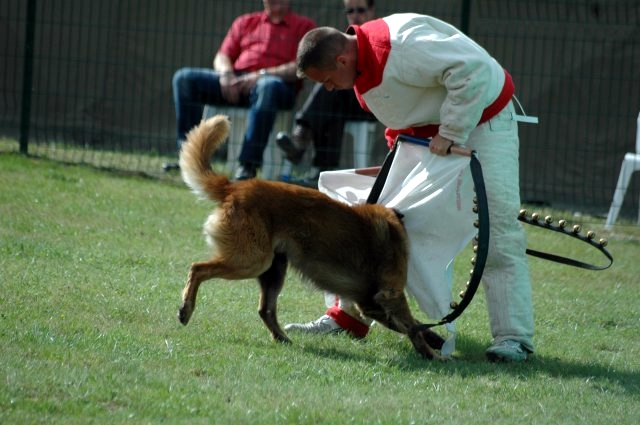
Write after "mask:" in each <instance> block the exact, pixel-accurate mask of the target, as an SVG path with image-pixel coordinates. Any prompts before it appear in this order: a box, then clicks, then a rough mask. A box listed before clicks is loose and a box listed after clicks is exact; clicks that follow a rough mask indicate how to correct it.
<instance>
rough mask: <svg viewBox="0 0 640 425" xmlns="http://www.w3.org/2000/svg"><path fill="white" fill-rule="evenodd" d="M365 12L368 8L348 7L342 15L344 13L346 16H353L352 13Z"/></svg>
mask: <svg viewBox="0 0 640 425" xmlns="http://www.w3.org/2000/svg"><path fill="white" fill-rule="evenodd" d="M367 10H369V9H368V8H366V7H350V8H348V9H345V10H344V13H345V14H346V15H352V14H354V13H359V14H363V13H365V12H366V11H367Z"/></svg>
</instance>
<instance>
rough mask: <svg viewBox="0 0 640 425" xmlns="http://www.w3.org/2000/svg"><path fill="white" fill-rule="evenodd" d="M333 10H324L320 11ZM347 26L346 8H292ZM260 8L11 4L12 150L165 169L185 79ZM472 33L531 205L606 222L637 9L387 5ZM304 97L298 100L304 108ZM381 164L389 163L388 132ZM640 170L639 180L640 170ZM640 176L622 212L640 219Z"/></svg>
mask: <svg viewBox="0 0 640 425" xmlns="http://www.w3.org/2000/svg"><path fill="white" fill-rule="evenodd" d="M318 3H321V4H318ZM291 5H292V8H293V9H294V10H295V11H296V12H298V13H301V14H304V15H307V16H310V17H312V18H313V19H314V20H315V21H316V23H317V24H318V25H330V26H334V27H337V28H344V27H345V25H346V21H345V17H344V12H343V7H342V2H341V1H339V0H332V1H327V2H316V1H312V0H292V1H291ZM261 7H262V4H261V2H257V1H237V0H236V1H231V0H217V1H216V0H182V1H175V0H154V1H148V0H136V1H133V0H111V1H104V0H98V1H93V2H86V1H80V0H61V1H57V2H42V1H37V0H7V1H4V2H2V3H1V4H0V62H2V64H3V66H2V67H1V68H0V85H1V87H2V88H1V93H2V97H1V98H0V136H1V138H0V150H2V151H18V150H22V151H23V152H28V153H30V154H37V155H42V156H46V157H50V158H54V159H56V160H61V161H65V162H74V163H90V164H93V165H96V166H98V167H106V168H113V169H118V170H126V171H135V172H141V173H147V174H159V173H162V172H163V171H162V163H163V162H165V161H167V160H172V159H175V157H176V142H175V132H176V125H175V113H174V106H173V100H172V93H171V78H172V75H173V73H174V72H175V71H176V70H177V69H178V68H180V67H183V66H202V67H210V66H211V64H212V59H213V56H214V54H215V52H216V50H217V48H218V46H219V45H220V42H221V40H222V38H223V37H224V35H225V34H226V32H227V30H228V28H229V26H230V24H231V22H232V20H233V19H234V18H235V17H236V16H238V15H240V14H242V13H245V12H250V11H255V10H259V9H260V8H261ZM375 7H376V11H377V15H378V16H384V15H387V14H390V13H395V12H409V11H410V12H418V13H426V14H430V15H433V16H436V17H438V18H441V19H444V20H446V21H448V22H450V23H452V24H454V25H456V26H458V27H460V28H462V29H463V30H465V31H466V32H467V33H468V34H469V35H470V36H471V37H472V38H474V39H475V40H477V41H478V42H480V44H482V45H483V46H484V47H485V48H486V49H487V50H488V51H489V52H490V53H491V54H492V55H493V56H494V57H496V58H497V59H498V61H500V63H502V64H503V65H504V66H505V67H506V68H507V69H509V71H510V73H511V74H512V75H513V77H514V81H515V83H516V95H517V97H518V99H519V100H520V102H521V103H522V105H523V107H524V109H525V110H526V112H527V113H528V114H530V115H534V116H538V117H539V119H540V124H538V125H530V124H521V126H520V135H521V164H522V165H521V187H522V198H523V201H525V202H535V203H541V204H545V205H551V206H554V207H558V208H566V209H569V210H574V211H583V212H589V213H594V214H606V211H607V210H608V208H609V204H610V203H611V200H612V196H613V191H614V188H615V185H616V180H617V177H618V172H619V170H620V164H621V161H622V158H623V157H624V155H625V153H627V152H632V151H635V135H636V118H637V116H638V111H639V110H640V3H639V2H638V1H636V0H627V1H625V0H599V1H598V0H588V1H586V0H567V1H565V0H555V1H551V0H521V1H518V2H510V1H502V0H493V1H492V0H476V1H473V0H460V1H446V2H443V1H430V0H412V1H409V0H396V1H393V2H389V1H385V2H382V1H377V2H376V5H375ZM304 95H305V93H303V94H301V96H300V99H299V103H301V102H302V101H303V100H304ZM379 139H380V140H379V142H378V141H377V140H376V143H378V144H379V146H380V148H379V149H378V150H377V152H378V157H376V159H380V156H381V155H383V154H384V144H383V141H382V140H383V137H382V133H381V131H380V136H379ZM636 174H640V173H636ZM639 198H640V176H638V175H634V176H633V178H632V181H631V185H630V186H629V189H628V191H627V196H626V197H625V201H624V204H623V208H622V216H623V217H624V216H626V217H635V214H637V208H638V205H639Z"/></svg>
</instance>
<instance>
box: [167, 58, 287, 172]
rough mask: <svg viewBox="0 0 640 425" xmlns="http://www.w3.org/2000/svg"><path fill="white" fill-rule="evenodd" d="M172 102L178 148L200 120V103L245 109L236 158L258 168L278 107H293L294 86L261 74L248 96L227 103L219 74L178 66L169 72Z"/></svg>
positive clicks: (242, 162) (203, 69) (201, 106)
mask: <svg viewBox="0 0 640 425" xmlns="http://www.w3.org/2000/svg"><path fill="white" fill-rule="evenodd" d="M173 101H174V104H175V108H176V122H177V143H178V149H180V146H181V144H182V141H184V140H185V138H186V134H187V133H188V132H189V131H190V130H191V129H192V128H193V127H194V126H196V125H197V124H199V123H200V120H201V119H202V109H203V107H204V105H207V104H210V105H218V106H240V107H244V108H249V115H248V117H247V129H246V131H245V134H244V139H243V141H242V150H241V152H240V158H239V160H240V163H241V164H243V165H253V166H256V167H259V166H260V165H261V164H262V154H263V152H264V149H265V148H266V146H267V143H268V141H269V134H270V133H271V130H272V128H273V123H274V121H275V119H276V113H277V112H278V109H293V106H294V105H295V101H296V86H295V84H292V83H286V82H285V81H283V80H282V79H281V78H279V77H275V76H272V75H265V76H263V77H261V78H259V79H258V81H257V83H256V85H255V86H254V87H253V88H252V89H251V93H249V95H247V96H242V97H241V98H240V102H239V103H238V104H237V105H231V104H230V103H229V102H227V101H226V100H225V99H224V98H223V97H222V92H221V90H220V76H219V74H218V73H217V72H216V71H214V70H212V69H209V68H181V69H179V70H178V71H176V73H175V74H174V75H173Z"/></svg>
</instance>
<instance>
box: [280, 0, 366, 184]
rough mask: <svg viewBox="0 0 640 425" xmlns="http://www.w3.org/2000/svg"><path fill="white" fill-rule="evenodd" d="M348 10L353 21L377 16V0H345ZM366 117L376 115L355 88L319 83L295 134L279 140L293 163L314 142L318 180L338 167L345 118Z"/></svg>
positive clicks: (299, 117)
mask: <svg viewBox="0 0 640 425" xmlns="http://www.w3.org/2000/svg"><path fill="white" fill-rule="evenodd" d="M344 12H345V15H346V17H347V22H348V24H349V25H362V24H363V23H365V22H367V21H369V20H371V19H373V18H374V17H375V14H376V12H375V7H374V0H344ZM362 120H367V121H376V118H375V117H374V116H373V114H370V113H368V112H366V111H364V110H363V109H362V108H361V107H360V104H359V103H358V100H357V99H356V96H355V94H354V92H353V90H334V91H329V90H326V89H325V88H324V87H323V85H322V84H320V83H317V84H315V85H314V86H313V89H312V91H311V93H310V94H309V97H308V98H307V100H306V101H305V103H304V105H303V106H302V109H300V111H298V112H297V113H296V116H295V126H294V128H293V133H292V137H291V138H290V137H289V136H288V135H287V134H286V133H284V132H281V133H278V137H277V139H276V142H277V143H278V147H280V149H282V151H283V152H284V154H285V156H286V157H287V159H288V160H289V161H291V162H292V163H293V164H298V163H299V162H300V161H301V159H302V156H303V155H304V153H305V151H306V149H307V148H308V147H310V146H311V145H314V146H315V150H316V152H315V157H314V159H313V167H314V174H315V175H313V176H311V179H312V180H317V177H318V174H319V173H320V172H321V171H325V170H332V169H336V168H338V163H339V161H340V147H341V144H342V135H343V132H344V124H345V122H346V121H362Z"/></svg>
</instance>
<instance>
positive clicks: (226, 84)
mask: <svg viewBox="0 0 640 425" xmlns="http://www.w3.org/2000/svg"><path fill="white" fill-rule="evenodd" d="M238 80H239V78H238V77H236V76H235V74H234V73H233V72H224V73H222V74H220V91H222V97H224V99H225V100H226V101H227V102H229V103H230V104H232V105H237V104H238V102H239V101H240V89H239V84H238Z"/></svg>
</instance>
